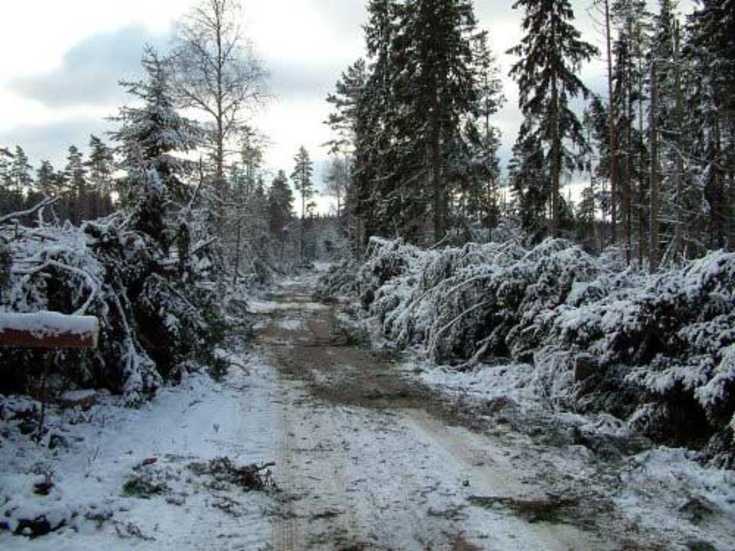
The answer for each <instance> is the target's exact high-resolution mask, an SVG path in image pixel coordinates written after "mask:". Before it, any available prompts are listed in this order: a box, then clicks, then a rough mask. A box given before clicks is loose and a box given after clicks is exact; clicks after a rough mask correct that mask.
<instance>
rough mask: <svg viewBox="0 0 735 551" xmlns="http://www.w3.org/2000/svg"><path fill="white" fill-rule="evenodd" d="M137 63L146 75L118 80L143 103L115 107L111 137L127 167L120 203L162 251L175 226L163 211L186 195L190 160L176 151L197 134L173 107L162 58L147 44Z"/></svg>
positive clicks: (190, 145) (195, 142) (188, 144)
mask: <svg viewBox="0 0 735 551" xmlns="http://www.w3.org/2000/svg"><path fill="white" fill-rule="evenodd" d="M142 65H143V69H144V70H145V72H146V79H145V80H143V81H139V82H125V83H123V86H124V87H125V88H126V90H127V92H128V93H129V94H131V95H132V96H134V97H135V98H136V100H138V101H139V102H141V103H142V105H141V106H139V107H138V106H136V107H131V106H128V107H123V108H121V109H120V113H119V115H118V116H117V117H116V118H115V119H114V120H116V121H118V122H119V123H121V125H122V126H121V128H120V129H119V130H118V131H117V132H115V133H114V134H113V138H114V139H115V140H117V141H118V142H120V143H121V146H120V153H121V155H122V168H123V169H125V170H126V171H127V177H126V178H125V179H124V180H123V189H122V192H123V195H124V202H123V205H124V206H125V208H127V209H128V210H129V211H130V212H131V214H132V220H133V225H134V227H135V228H136V229H137V230H139V231H141V232H143V233H145V234H147V235H149V236H150V237H151V238H152V239H153V240H155V241H157V242H158V244H159V245H160V246H161V247H162V249H163V250H164V251H166V250H167V249H168V247H169V245H170V244H171V242H172V241H173V233H174V232H176V231H179V228H172V227H170V224H168V223H167V222H169V220H167V218H168V217H167V214H168V212H169V211H170V209H171V208H173V207H174V203H175V202H183V201H186V200H188V198H189V195H190V192H189V190H188V188H187V186H186V185H185V183H184V181H183V175H184V174H185V173H186V172H187V170H189V164H190V163H189V161H186V160H184V159H182V158H181V157H180V156H177V155H175V153H186V152H187V151H191V150H192V149H194V148H195V147H196V146H197V145H198V143H199V139H198V132H197V130H196V126H195V125H194V123H193V122H191V121H189V120H188V119H186V118H184V117H182V116H181V115H180V114H179V113H178V112H177V111H176V108H175V105H174V97H173V93H172V89H171V87H170V83H169V74H168V72H167V68H166V65H165V63H164V61H163V60H162V59H161V58H160V57H159V56H158V54H156V52H155V51H154V50H152V49H150V48H148V49H147V50H146V52H145V54H144V56H143V59H142ZM179 254H180V255H182V254H183V255H188V251H179Z"/></svg>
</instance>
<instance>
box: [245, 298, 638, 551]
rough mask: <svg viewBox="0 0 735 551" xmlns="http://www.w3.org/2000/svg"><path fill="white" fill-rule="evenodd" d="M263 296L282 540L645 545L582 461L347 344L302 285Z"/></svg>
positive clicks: (324, 544)
mask: <svg viewBox="0 0 735 551" xmlns="http://www.w3.org/2000/svg"><path fill="white" fill-rule="evenodd" d="M271 298H272V304H273V307H272V309H271V310H270V312H269V316H268V321H267V322H266V323H264V324H262V325H261V326H260V327H259V328H258V329H257V331H256V341H257V343H258V345H259V346H260V347H261V348H262V350H263V352H264V353H265V355H266V356H267V357H268V358H269V359H270V363H272V365H273V366H274V367H275V368H276V370H277V373H278V377H279V381H280V382H279V384H280V387H279V389H278V393H279V395H280V400H279V401H280V402H281V403H280V410H281V413H280V425H279V426H278V428H277V430H278V432H279V435H278V442H279V450H278V456H277V467H276V472H275V475H276V477H277V481H278V484H279V487H280V488H281V490H282V492H281V494H280V497H279V501H280V504H279V510H278V512H277V518H276V521H275V522H274V534H273V540H274V546H275V548H276V549H279V550H296V549H465V550H466V549H503V550H512V549H519V550H520V549H524V550H529V549H531V550H532V549H544V550H554V549H559V550H562V549H563V550H567V549H580V550H581V549H593V548H594V549H620V548H621V547H622V546H623V545H624V546H626V548H629V549H637V548H639V547H638V546H637V545H636V544H634V543H633V540H632V539H631V538H630V536H628V535H626V534H627V533H628V529H627V527H626V526H623V525H622V524H621V522H622V521H620V520H619V519H618V518H616V517H615V516H614V515H613V514H612V513H611V512H610V509H611V507H609V503H608V502H607V501H606V500H605V499H604V498H603V497H601V496H599V495H596V494H594V495H591V494H589V493H588V494H587V495H585V494H584V491H585V490H584V488H585V486H586V484H585V477H589V476H592V474H591V473H590V472H589V469H587V468H585V467H584V465H582V464H581V463H579V464H577V463H575V461H574V460H573V459H572V460H571V461H570V460H569V458H566V460H565V461H564V462H563V466H558V465H555V464H554V461H553V457H552V458H551V459H550V458H548V457H544V456H543V455H539V454H536V453H535V449H536V448H533V447H532V445H531V443H530V442H529V441H528V439H527V437H525V436H523V435H514V434H511V433H510V432H509V431H508V430H503V431H495V432H494V433H492V431H490V432H491V434H488V433H487V432H483V431H477V430H469V429H468V428H467V427H469V426H472V416H471V415H468V414H467V413H466V412H463V411H462V408H461V407H460V405H458V404H457V402H456V401H453V400H450V399H448V398H446V397H443V396H442V395H439V394H437V393H435V392H433V391H432V390H430V389H428V388H426V387H424V386H422V385H421V384H419V383H418V382H416V381H414V380H411V379H410V378H407V377H404V376H401V374H400V373H399V372H398V371H397V370H396V369H395V367H394V366H393V365H391V363H390V361H388V359H387V358H386V357H385V356H384V355H383V356H381V355H379V354H374V353H371V352H370V351H369V350H368V349H367V348H366V347H363V346H360V345H358V344H354V342H353V339H351V338H350V336H349V334H347V333H346V332H345V331H344V330H343V329H341V327H340V324H339V322H338V317H337V314H336V313H335V310H334V308H333V307H331V306H328V305H324V304H319V303H317V302H315V300H314V299H313V298H312V295H311V289H310V287H309V286H308V285H306V284H304V285H299V284H294V285H291V286H289V287H287V288H284V289H283V290H282V291H280V292H279V293H277V294H275V295H273V296H272V297H271ZM475 428H476V427H475ZM560 480H561V481H563V486H564V487H565V488H572V489H573V492H574V494H573V498H572V499H569V498H568V497H563V498H562V497H560V496H559V495H558V492H559V487H560V486H559V483H558V482H559V481H560ZM564 495H565V496H568V495H570V494H569V492H565V494H564ZM529 513H530V514H529Z"/></svg>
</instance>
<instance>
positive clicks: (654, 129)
mask: <svg viewBox="0 0 735 551" xmlns="http://www.w3.org/2000/svg"><path fill="white" fill-rule="evenodd" d="M657 111H658V86H657V82H656V64H655V62H652V63H651V213H650V219H651V235H650V238H651V246H650V250H649V251H648V256H649V260H650V269H651V272H655V271H656V270H658V259H659V250H658V249H659V243H658V229H659V228H658V187H659V174H658V123H657V120H656V118H657V114H658V113H657Z"/></svg>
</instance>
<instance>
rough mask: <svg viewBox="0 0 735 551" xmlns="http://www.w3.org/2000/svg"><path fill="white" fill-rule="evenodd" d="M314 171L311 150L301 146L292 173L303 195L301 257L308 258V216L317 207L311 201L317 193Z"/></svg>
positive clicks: (295, 183) (292, 177) (292, 178)
mask: <svg viewBox="0 0 735 551" xmlns="http://www.w3.org/2000/svg"><path fill="white" fill-rule="evenodd" d="M313 173H314V165H313V163H312V161H311V158H310V157H309V152H308V151H307V150H306V148H305V147H304V146H301V147H300V148H299V150H298V152H297V153H296V156H295V157H294V170H293V172H292V173H291V180H292V181H293V183H294V187H295V188H296V191H297V192H298V193H299V195H300V196H301V224H300V225H301V239H300V249H301V258H306V227H307V218H308V217H311V215H312V214H313V212H314V208H315V207H316V205H315V204H314V203H313V202H312V201H311V198H312V197H313V196H314V193H315V191H314V183H313V182H312V180H311V177H312V174H313Z"/></svg>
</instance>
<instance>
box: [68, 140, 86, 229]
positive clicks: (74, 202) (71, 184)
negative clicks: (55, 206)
mask: <svg viewBox="0 0 735 551" xmlns="http://www.w3.org/2000/svg"><path fill="white" fill-rule="evenodd" d="M64 180H65V185H66V190H65V195H66V199H67V201H68V202H69V213H70V219H71V222H72V224H76V225H79V224H80V223H81V222H82V220H84V219H86V218H87V214H88V213H87V211H86V209H85V208H84V206H85V205H84V196H85V194H86V193H87V169H86V168H85V166H84V156H83V154H82V152H81V151H80V150H79V148H77V146H75V145H72V146H70V147H69V154H68V155H67V158H66V167H64Z"/></svg>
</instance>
